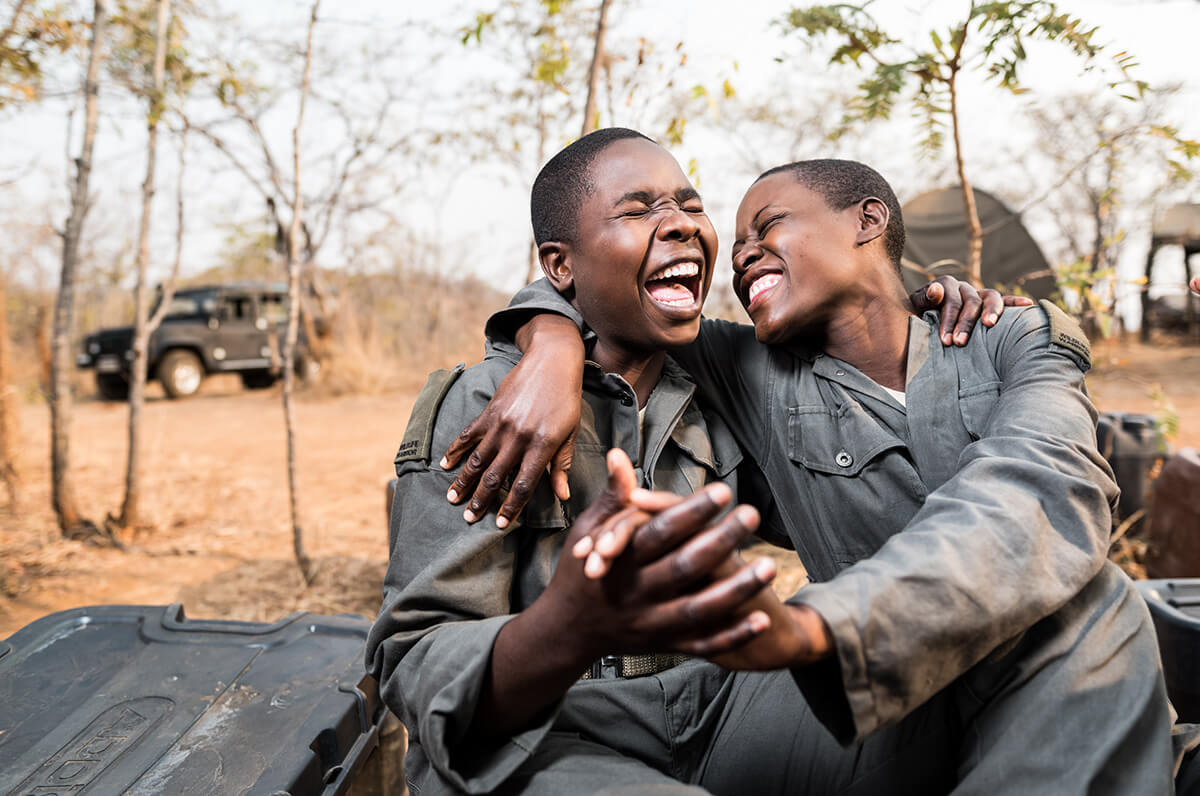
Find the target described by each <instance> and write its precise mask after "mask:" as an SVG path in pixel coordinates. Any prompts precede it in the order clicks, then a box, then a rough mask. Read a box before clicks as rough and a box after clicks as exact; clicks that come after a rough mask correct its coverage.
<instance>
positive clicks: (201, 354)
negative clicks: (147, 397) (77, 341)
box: [76, 282, 313, 401]
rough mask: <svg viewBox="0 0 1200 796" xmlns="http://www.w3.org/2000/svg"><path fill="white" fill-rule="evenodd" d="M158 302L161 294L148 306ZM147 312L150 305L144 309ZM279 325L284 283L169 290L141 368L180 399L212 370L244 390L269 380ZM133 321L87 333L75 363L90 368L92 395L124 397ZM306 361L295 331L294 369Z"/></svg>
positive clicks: (305, 366)
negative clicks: (237, 382)
mask: <svg viewBox="0 0 1200 796" xmlns="http://www.w3.org/2000/svg"><path fill="white" fill-rule="evenodd" d="M159 301H161V294H160V298H159V300H158V301H156V302H155V305H156V306H157V304H158V303H159ZM151 312H152V313H153V312H154V310H153V309H152V310H151ZM286 325H287V286H286V285H284V284H282V283H274V282H271V283H269V282H234V283H227V284H221V285H207V286H201V287H189V288H184V289H181V290H178V291H176V293H175V295H174V296H173V297H172V298H171V303H170V305H169V307H168V309H167V314H166V315H165V316H164V318H163V321H162V324H160V325H159V327H158V328H157V329H155V330H154V333H153V334H152V335H151V336H150V345H149V348H148V350H147V353H148V355H149V362H148V367H147V373H148V374H149V377H150V378H157V379H158V380H159V382H161V383H162V387H163V390H164V391H165V392H166V394H167V396H168V397H170V398H186V397H187V396H189V395H193V394H194V393H195V392H196V391H197V390H199V389H200V385H201V383H202V382H203V381H204V378H205V377H206V376H208V375H209V374H212V373H237V374H238V375H239V376H241V379H242V384H243V385H244V386H245V387H246V388H247V389H251V390H259V389H265V388H267V387H270V386H271V385H272V384H274V383H275V381H276V380H277V379H278V378H279V376H280V373H281V367H280V354H279V352H280V351H281V350H282V347H283V338H284V330H285V328H286ZM132 360H133V327H131V326H121V327H114V328H108V329H100V330H99V331H96V332H93V333H92V334H89V335H88V336H87V337H86V338H85V339H84V341H83V350H82V351H81V352H80V354H79V356H78V359H77V361H76V364H77V365H78V367H80V368H82V369H91V370H95V371H96V388H97V390H98V392H99V393H100V396H101V397H103V398H105V399H107V400H111V401H122V400H125V399H126V398H128V396H129V375H130V365H131V362H132ZM312 367H313V364H312V361H311V358H310V357H309V356H308V347H307V344H306V341H305V338H304V334H303V330H301V333H300V338H299V340H298V341H297V353H296V371H297V373H299V374H301V375H308V374H309V373H310V371H311V368H312Z"/></svg>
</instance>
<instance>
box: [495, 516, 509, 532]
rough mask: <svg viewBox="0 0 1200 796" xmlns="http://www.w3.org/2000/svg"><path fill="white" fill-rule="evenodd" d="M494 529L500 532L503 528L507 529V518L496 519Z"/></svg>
mask: <svg viewBox="0 0 1200 796" xmlns="http://www.w3.org/2000/svg"><path fill="white" fill-rule="evenodd" d="M496 527H497V528H499V529H500V530H502V531H503V530H504V529H505V528H507V527H508V517H504V516H499V517H496Z"/></svg>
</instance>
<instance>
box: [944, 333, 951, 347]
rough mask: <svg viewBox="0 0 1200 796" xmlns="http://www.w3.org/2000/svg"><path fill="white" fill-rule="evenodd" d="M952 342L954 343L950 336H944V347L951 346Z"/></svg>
mask: <svg viewBox="0 0 1200 796" xmlns="http://www.w3.org/2000/svg"><path fill="white" fill-rule="evenodd" d="M951 342H952V341H951V339H950V335H948V334H944V335H942V345H950V343H951Z"/></svg>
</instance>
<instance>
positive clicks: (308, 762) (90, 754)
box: [0, 604, 403, 796]
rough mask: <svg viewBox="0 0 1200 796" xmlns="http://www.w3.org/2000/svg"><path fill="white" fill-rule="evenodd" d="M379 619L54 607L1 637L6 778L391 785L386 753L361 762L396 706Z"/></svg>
mask: <svg viewBox="0 0 1200 796" xmlns="http://www.w3.org/2000/svg"><path fill="white" fill-rule="evenodd" d="M368 628H369V623H368V622H367V620H365V619H363V618H362V617H358V616H348V615H343V616H316V615H313V614H308V613H303V612H297V613H294V614H292V615H291V616H288V617H286V618H285V619H282V620H280V621H278V622H276V623H274V624H261V623H256V622H232V621H195V620H187V619H185V617H184V614H183V608H182V606H180V605H178V604H176V605H171V606H169V607H166V608H164V607H162V606H120V605H105V606H97V607H90V608H78V609H75V610H71V611H63V612H60V613H57V614H52V615H50V616H47V617H43V618H42V619H39V620H37V621H36V622H33V623H31V624H29V625H28V626H26V627H24V628H22V629H21V630H19V631H17V632H16V633H15V634H13V635H12V636H11V637H10V638H9V639H7V641H4V642H0V793H4V794H21V795H22V796H24V794H45V793H63V794H66V793H70V794H75V793H80V794H105V795H107V794H121V793H129V794H214V796H215V795H216V794H220V795H221V796H225V795H226V794H270V795H273V796H275V795H278V794H291V796H302V795H303V796H307V795H308V794H322V796H334V795H335V794H349V793H372V794H377V793H383V794H386V793H388V792H389V789H388V788H387V787H386V784H381V783H380V782H379V774H378V768H379V766H378V764H377V762H376V764H375V765H374V771H373V776H372V777H367V776H365V775H364V771H365V770H366V769H367V767H368V761H370V760H371V759H372V753H373V752H374V751H375V749H376V747H377V746H378V742H379V728H380V725H381V723H382V722H383V721H384V718H385V717H386V716H387V715H388V713H387V711H386V710H384V708H383V707H382V705H381V704H380V701H379V697H378V691H377V689H376V685H375V681H374V680H373V679H371V678H370V677H369V676H368V675H367V674H366V673H365V671H364V670H363V661H362V656H363V646H364V642H365V639H366V635H367V630H368ZM374 757H375V758H378V757H380V755H374ZM360 780H361V782H360ZM400 788H401V789H402V788H403V783H402V782H401V784H400ZM396 792H399V791H396Z"/></svg>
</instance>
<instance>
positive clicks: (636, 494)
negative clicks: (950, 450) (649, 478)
mask: <svg viewBox="0 0 1200 796" xmlns="http://www.w3.org/2000/svg"><path fill="white" fill-rule="evenodd" d="M649 495H650V490H649V489H646V488H645V487H641V486H639V487H636V488H634V490H633V491H632V492H630V493H629V499H630V500H635V499H641V498H645V497H647V496H649Z"/></svg>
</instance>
